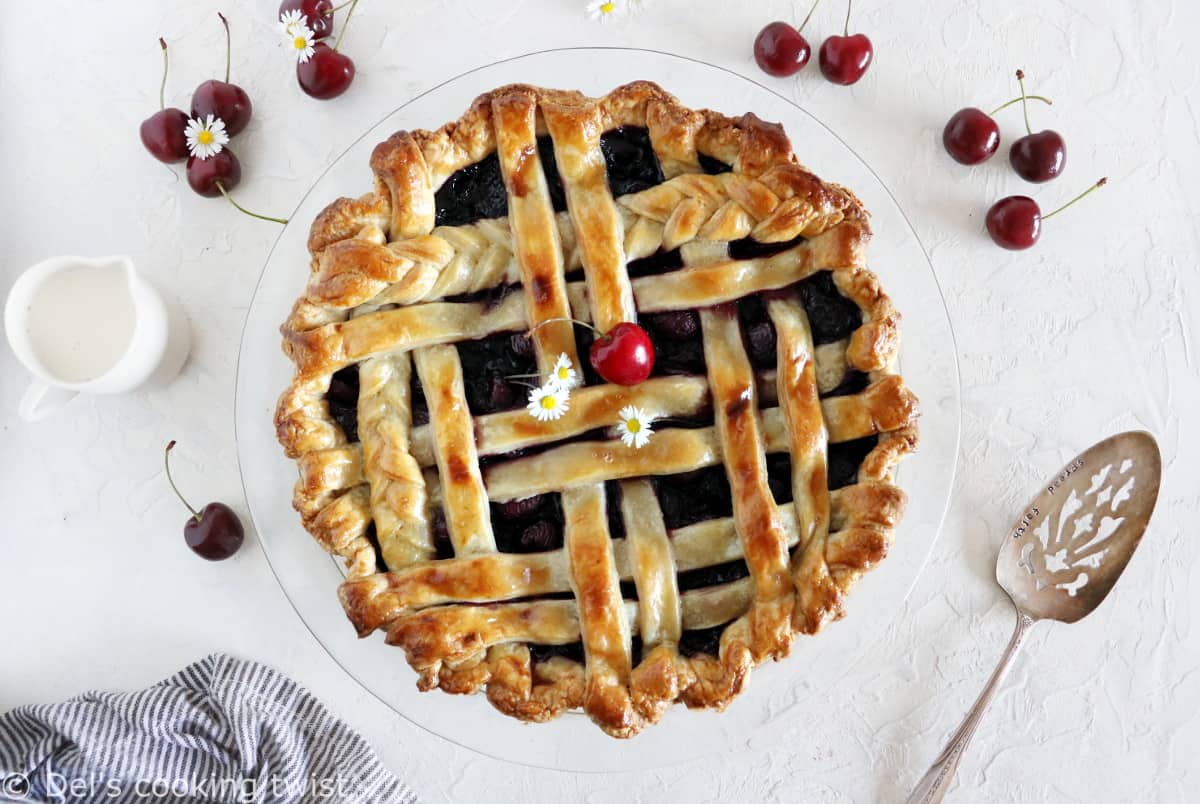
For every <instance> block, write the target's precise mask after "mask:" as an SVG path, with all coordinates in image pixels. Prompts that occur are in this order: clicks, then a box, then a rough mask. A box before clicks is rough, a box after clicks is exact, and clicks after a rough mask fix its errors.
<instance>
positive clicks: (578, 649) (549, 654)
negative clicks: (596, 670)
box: [529, 642, 583, 664]
mask: <svg viewBox="0 0 1200 804" xmlns="http://www.w3.org/2000/svg"><path fill="white" fill-rule="evenodd" d="M555 656H562V657H564V658H567V659H572V660H574V661H576V662H579V663H580V664H583V643H582V642H572V643H570V644H567V645H534V644H532V643H531V644H530V645H529V658H530V659H532V660H533V661H535V662H547V661H550V660H551V659H553V658H554V657H555Z"/></svg>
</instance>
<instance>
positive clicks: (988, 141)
mask: <svg viewBox="0 0 1200 804" xmlns="http://www.w3.org/2000/svg"><path fill="white" fill-rule="evenodd" d="M1028 99H1029V100H1040V101H1042V102H1043V103H1052V102H1053V101H1051V100H1050V99H1049V98H1044V97H1042V96H1041V95H1029V96H1028ZM1020 101H1021V98H1020V97H1016V98H1013V99H1012V100H1010V101H1007V102H1006V103H1002V104H1000V105H999V106H997V107H996V108H995V109H993V110H992V111H991V112H990V113H984V111H983V110H982V109H978V108H976V107H974V106H968V107H966V108H965V109H959V110H958V111H957V112H955V113H954V116H953V117H951V118H950V120H949V122H947V123H946V127H945V128H944V129H943V130H942V145H943V147H945V149H946V152H947V153H948V154H950V156H952V157H954V159H955V161H957V162H959V163H961V164H964V165H978V164H979V163H980V162H985V161H987V160H988V159H991V157H992V154H994V153H996V150H997V149H998V148H999V147H1000V126H999V125H997V124H996V121H995V120H994V119H993V118H994V117H995V115H996V113H997V112H1000V111H1002V110H1004V109H1007V108H1008V107H1009V106H1011V105H1013V104H1014V103H1018V102H1020Z"/></svg>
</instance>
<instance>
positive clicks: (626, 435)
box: [617, 405, 654, 449]
mask: <svg viewBox="0 0 1200 804" xmlns="http://www.w3.org/2000/svg"><path fill="white" fill-rule="evenodd" d="M617 416H619V417H620V419H619V420H618V421H617V433H619V434H620V436H621V440H622V441H623V442H625V446H627V447H633V448H635V449H641V448H642V447H644V446H646V445H647V444H649V443H650V436H652V435H654V431H653V430H651V429H650V425H651V424H653V423H654V417H653V416H651V415H650V414H649V413H647V412H646V411H644V410H642V409H641V408H639V407H634V406H633V405H626V406H625V407H623V408H621V411H620V412H619V413H618V414H617Z"/></svg>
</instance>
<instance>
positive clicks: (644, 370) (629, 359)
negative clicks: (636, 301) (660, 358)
mask: <svg viewBox="0 0 1200 804" xmlns="http://www.w3.org/2000/svg"><path fill="white" fill-rule="evenodd" d="M588 357H589V359H590V360H591V363H592V368H594V369H595V370H596V373H597V374H599V375H600V376H601V377H603V378H604V379H605V380H607V381H608V382H611V383H615V384H617V385H637V384H638V383H640V382H645V381H646V379H647V378H648V377H649V376H650V372H652V371H654V343H653V342H652V341H651V340H650V334H649V333H648V332H646V330H644V329H642V328H641V327H639V326H638V325H637V324H634V323H631V322H629V321H622V322H621V323H620V324H617V325H616V326H615V327H613V328H612V329H610V330H609V331H608V332H605V333H604V334H602V335H599V336H597V338H596V340H594V341H593V342H592V348H591V352H590V353H589V355H588Z"/></svg>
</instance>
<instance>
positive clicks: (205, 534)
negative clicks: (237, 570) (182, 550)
mask: <svg viewBox="0 0 1200 804" xmlns="http://www.w3.org/2000/svg"><path fill="white" fill-rule="evenodd" d="M174 446H175V442H174V441H172V442H170V443H169V444H167V449H166V451H165V452H164V453H163V465H164V467H165V468H166V472H167V482H168V483H170V484H171V488H172V489H173V490H174V492H175V496H177V497H178V498H179V500H180V501H181V502H182V503H183V504H184V506H185V507H186V508H187V509H188V511H190V512H191V516H189V517H188V520H187V522H185V523H184V525H183V538H184V541H186V542H187V546H188V547H190V548H191V549H192V552H194V553H195V554H196V555H198V556H200V557H201V558H207V559H208V560H209V561H223V560H224V559H226V558H229V557H230V556H232V555H233V554H234V553H236V552H237V551H238V548H240V547H241V546H242V542H243V541H244V540H245V538H246V533H245V530H243V528H242V522H241V520H240V519H238V515H237V514H236V513H234V511H233V509H232V508H230V507H229V506H228V505H225V503H219V502H211V503H209V504H208V505H206V506H204V508H202V509H200V510H199V511H197V510H196V509H195V508H193V507H192V506H191V505H190V504H189V503H188V501H187V500H185V499H184V498H183V495H182V494H180V493H179V489H177V488H175V481H174V480H172V479H171V450H172V448H174Z"/></svg>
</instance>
